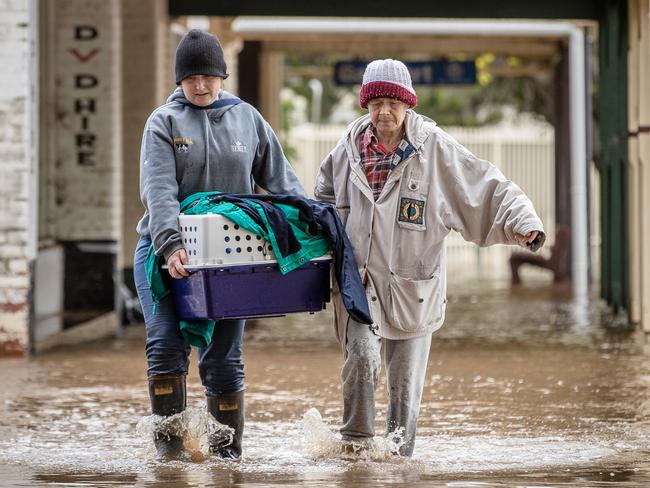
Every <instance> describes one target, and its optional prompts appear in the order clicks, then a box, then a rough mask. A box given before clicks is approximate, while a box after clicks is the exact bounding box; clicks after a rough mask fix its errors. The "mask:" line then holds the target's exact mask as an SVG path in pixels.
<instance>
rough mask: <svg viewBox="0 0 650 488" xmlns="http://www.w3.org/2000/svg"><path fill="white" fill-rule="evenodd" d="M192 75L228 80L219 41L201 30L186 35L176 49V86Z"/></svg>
mask: <svg viewBox="0 0 650 488" xmlns="http://www.w3.org/2000/svg"><path fill="white" fill-rule="evenodd" d="M192 75H208V76H220V77H221V78H223V79H224V80H225V79H226V78H228V74H227V73H226V60H225V59H224V57H223V49H221V44H220V43H219V39H217V38H216V37H215V36H213V35H212V34H208V33H207V32H205V31H202V30H199V29H192V30H191V31H189V32H188V33H187V34H185V36H183V38H182V39H181V42H179V43H178V47H177V48H176V84H177V85H180V83H181V81H183V80H184V79H185V78H187V77H188V76H192Z"/></svg>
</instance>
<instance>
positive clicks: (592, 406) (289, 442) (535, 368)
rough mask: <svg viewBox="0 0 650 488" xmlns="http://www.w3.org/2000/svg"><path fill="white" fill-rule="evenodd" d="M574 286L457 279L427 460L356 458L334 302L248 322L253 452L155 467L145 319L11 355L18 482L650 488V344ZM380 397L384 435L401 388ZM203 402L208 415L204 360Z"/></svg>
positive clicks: (12, 454) (432, 379)
mask: <svg viewBox="0 0 650 488" xmlns="http://www.w3.org/2000/svg"><path fill="white" fill-rule="evenodd" d="M569 295H570V293H568V290H567V289H565V288H561V287H560V288H557V287H555V288H551V287H548V286H544V285H532V286H525V287H521V288H517V289H510V288H509V287H508V286H507V285H503V286H499V285H498V284H496V285H494V284H493V285H490V286H474V287H467V286H463V287H456V288H451V289H450V292H449V305H448V315H447V321H446V324H445V326H444V327H443V329H442V330H440V331H439V332H438V333H437V334H436V335H434V340H433V344H432V348H431V356H430V360H429V367H428V371H427V380H426V385H425V390H424V398H423V402H422V411H421V415H420V423H419V430H418V439H417V442H416V447H415V453H414V456H413V458H412V459H402V458H398V457H395V456H392V455H390V454H389V453H388V451H389V450H390V446H389V445H387V443H386V442H384V443H382V442H379V443H378V448H377V449H376V450H375V451H371V452H370V453H369V454H366V455H364V456H363V457H351V456H350V455H344V454H342V453H341V452H340V446H339V442H338V430H337V429H338V426H339V423H340V417H341V400H340V396H341V392H340V388H339V380H338V378H339V370H340V364H341V356H340V350H339V347H338V346H337V344H336V343H335V339H334V333H333V329H332V325H331V323H330V319H331V311H326V312H323V313H320V314H317V315H314V316H309V315H296V316H292V317H290V318H284V319H271V320H265V321H259V322H255V323H251V324H249V325H250V326H248V327H247V332H246V342H245V355H246V374H247V394H246V395H247V404H246V409H247V424H246V431H245V437H244V442H243V446H244V458H243V459H242V460H241V461H239V462H226V461H221V460H218V459H214V458H210V457H204V456H201V453H200V452H195V453H194V456H193V459H191V460H187V461H175V462H171V463H161V462H158V461H156V460H155V458H154V451H153V448H152V445H151V440H150V436H149V434H148V433H147V431H146V426H147V416H148V413H149V405H148V397H147V388H146V378H145V360H144V350H143V327H138V326H135V327H129V328H127V330H126V331H125V333H124V334H123V335H122V336H121V337H119V338H117V339H114V340H111V341H106V342H102V343H99V344H93V345H85V346H79V347H76V348H69V349H62V350H58V351H53V352H50V353H47V354H44V355H41V356H38V357H35V358H31V359H28V358H24V359H4V360H0V368H1V369H0V370H1V371H2V374H0V486H2V487H17V486H45V485H48V486H49V485H54V486H60V487H73V486H74V487H84V486H93V487H119V486H136V487H149V486H163V487H180V486H196V487H199V486H241V487H261V486H273V487H281V486H314V487H316V486H317V487H320V486H335V487H366V486H389V485H390V486H399V485H403V486H416V487H418V486H449V487H488V486H490V487H492V486H527V487H541V486H572V487H575V486H580V487H584V486H611V485H616V486H650V436H649V434H650V422H649V420H650V347H648V346H646V344H645V339H644V337H643V336H642V335H641V334H639V333H638V332H635V331H634V330H630V329H629V328H627V327H626V326H625V325H624V324H623V323H622V322H621V321H616V320H614V319H613V318H612V317H609V316H608V315H607V312H606V310H605V309H604V307H603V306H602V305H601V304H600V303H599V302H598V300H591V301H579V300H575V299H571V298H567V297H568V296H569ZM193 359H194V358H193ZM377 397H378V407H379V408H378V410H379V412H378V419H377V427H378V432H383V431H384V423H383V416H384V415H385V411H386V392H385V386H382V388H381V389H380V390H379V392H378V394H377ZM188 404H189V407H190V409H189V412H188V415H189V416H190V417H192V418H193V419H194V420H195V421H196V422H198V423H200V421H201V420H205V411H204V410H202V408H203V405H204V400H203V394H202V390H201V386H200V383H199V382H198V373H197V370H196V365H195V364H194V363H193V369H192V370H191V374H190V377H189V384H188ZM197 435H198V434H197ZM194 440H195V441H196V439H194Z"/></svg>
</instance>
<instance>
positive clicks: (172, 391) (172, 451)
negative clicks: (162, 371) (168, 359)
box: [149, 376, 187, 461]
mask: <svg viewBox="0 0 650 488" xmlns="http://www.w3.org/2000/svg"><path fill="white" fill-rule="evenodd" d="M149 399H150V400H151V413H153V414H155V415H161V416H163V417H169V416H171V415H174V414H177V413H181V412H182V411H183V410H185V407H186V405H187V394H186V390H185V376H154V377H151V378H149ZM153 443H154V445H155V446H156V451H158V459H160V460H162V461H171V460H173V459H178V458H179V457H180V456H181V454H182V453H183V439H182V438H181V437H180V436H179V435H178V429H174V428H173V426H164V424H162V425H160V426H159V427H158V428H157V429H156V431H155V432H154V434H153Z"/></svg>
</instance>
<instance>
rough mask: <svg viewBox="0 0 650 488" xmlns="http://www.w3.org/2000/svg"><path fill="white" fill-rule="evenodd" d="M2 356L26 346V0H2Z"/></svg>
mask: <svg viewBox="0 0 650 488" xmlns="http://www.w3.org/2000/svg"><path fill="white" fill-rule="evenodd" d="M0 12H2V15H0V65H1V66H3V69H2V70H0V87H2V89H1V90H0V155H1V158H0V170H1V171H2V177H1V178H0V356H2V355H4V354H19V353H21V352H23V351H24V349H25V348H26V347H27V336H28V334H27V321H28V306H27V295H28V289H29V282H30V277H29V266H28V258H27V229H28V226H29V221H28V218H29V213H28V208H27V192H28V177H27V176H26V175H27V174H28V173H29V159H28V158H29V155H30V151H29V148H28V144H29V138H28V135H29V127H27V123H28V122H27V121H28V118H27V107H28V105H27V103H26V100H27V96H28V94H29V89H30V87H29V82H30V80H29V71H28V67H29V64H30V60H29V31H28V30H29V29H31V28H33V26H30V25H29V21H30V19H29V13H28V0H0Z"/></svg>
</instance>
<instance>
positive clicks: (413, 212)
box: [397, 197, 424, 225]
mask: <svg viewBox="0 0 650 488" xmlns="http://www.w3.org/2000/svg"><path fill="white" fill-rule="evenodd" d="M397 219H398V220H399V221H400V222H408V223H409V224H418V225H422V224H423V223H424V200H416V199H415V198H408V197H401V198H400V200H399V216H398V217H397Z"/></svg>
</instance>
